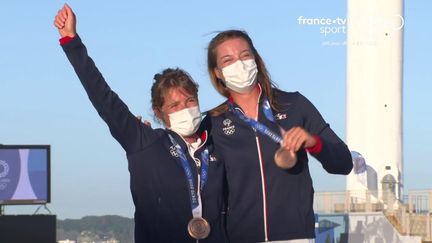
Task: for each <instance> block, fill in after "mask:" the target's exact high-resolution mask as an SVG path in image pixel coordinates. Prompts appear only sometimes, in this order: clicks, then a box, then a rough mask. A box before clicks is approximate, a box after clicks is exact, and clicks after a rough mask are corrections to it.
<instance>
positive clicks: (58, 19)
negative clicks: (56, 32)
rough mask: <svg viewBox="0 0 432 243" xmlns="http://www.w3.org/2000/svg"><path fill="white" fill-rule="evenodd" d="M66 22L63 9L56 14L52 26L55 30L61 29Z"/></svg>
mask: <svg viewBox="0 0 432 243" xmlns="http://www.w3.org/2000/svg"><path fill="white" fill-rule="evenodd" d="M66 20H67V13H66V10H65V8H64V7H63V8H62V9H60V10H59V11H58V12H57V15H56V16H55V19H54V25H55V26H56V27H57V28H59V29H62V28H63V27H64V26H65V23H66Z"/></svg>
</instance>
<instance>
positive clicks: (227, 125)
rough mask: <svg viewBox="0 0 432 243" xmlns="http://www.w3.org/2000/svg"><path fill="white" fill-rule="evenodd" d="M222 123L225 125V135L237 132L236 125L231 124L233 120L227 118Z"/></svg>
mask: <svg viewBox="0 0 432 243" xmlns="http://www.w3.org/2000/svg"><path fill="white" fill-rule="evenodd" d="M222 123H223V125H224V126H225V127H224V128H222V130H223V132H224V133H225V135H228V136H229V135H233V134H234V132H235V126H234V125H231V124H232V121H231V120H230V119H225V120H223V122H222Z"/></svg>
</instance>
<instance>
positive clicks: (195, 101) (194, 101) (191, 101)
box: [187, 97, 198, 103]
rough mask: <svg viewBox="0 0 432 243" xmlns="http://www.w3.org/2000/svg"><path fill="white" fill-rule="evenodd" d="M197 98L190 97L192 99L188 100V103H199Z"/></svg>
mask: <svg viewBox="0 0 432 243" xmlns="http://www.w3.org/2000/svg"><path fill="white" fill-rule="evenodd" d="M197 101H198V100H197V98H195V97H190V98H188V100H187V102H188V103H197Z"/></svg>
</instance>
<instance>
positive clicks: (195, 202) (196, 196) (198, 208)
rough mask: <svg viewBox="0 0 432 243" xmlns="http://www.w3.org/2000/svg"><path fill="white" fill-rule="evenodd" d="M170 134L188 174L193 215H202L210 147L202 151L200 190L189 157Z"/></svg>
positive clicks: (199, 174) (199, 176) (195, 216)
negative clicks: (203, 192) (202, 197)
mask: <svg viewBox="0 0 432 243" xmlns="http://www.w3.org/2000/svg"><path fill="white" fill-rule="evenodd" d="M168 136H169V138H170V140H171V143H172V144H173V145H174V147H175V148H176V152H177V154H178V155H179V158H180V161H181V165H182V167H183V170H184V172H185V175H186V181H187V183H188V185H189V195H190V200H191V208H192V215H193V216H194V218H197V217H202V202H201V191H202V190H203V188H204V186H205V184H206V182H207V179H208V158H209V153H208V149H205V150H204V151H203V152H202V153H201V160H202V163H201V173H198V190H196V189H195V185H194V179H193V174H192V168H191V167H190V164H189V162H188V159H187V158H186V155H185V153H184V151H183V149H182V148H181V146H180V145H179V144H178V143H177V141H176V140H175V139H174V138H173V137H172V136H171V134H168Z"/></svg>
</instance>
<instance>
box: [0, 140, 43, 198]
mask: <svg viewBox="0 0 432 243" xmlns="http://www.w3.org/2000/svg"><path fill="white" fill-rule="evenodd" d="M50 153H51V147H50V145H0V205H7V204H46V203H49V202H50V177H51V174H50V164H51V159H50Z"/></svg>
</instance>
